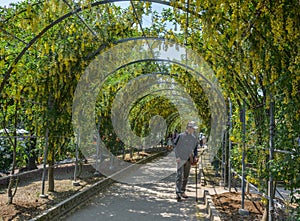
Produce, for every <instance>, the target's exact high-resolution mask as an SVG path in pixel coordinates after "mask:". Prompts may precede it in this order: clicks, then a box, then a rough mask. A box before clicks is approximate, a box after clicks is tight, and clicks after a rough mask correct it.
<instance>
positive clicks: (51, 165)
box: [48, 151, 54, 192]
mask: <svg viewBox="0 0 300 221" xmlns="http://www.w3.org/2000/svg"><path fill="white" fill-rule="evenodd" d="M50 154H51V160H49V168H48V191H49V192H54V151H51V153H50Z"/></svg>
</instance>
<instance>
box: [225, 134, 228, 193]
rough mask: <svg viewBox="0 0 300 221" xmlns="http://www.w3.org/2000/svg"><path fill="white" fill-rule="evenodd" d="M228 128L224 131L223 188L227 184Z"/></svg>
mask: <svg viewBox="0 0 300 221" xmlns="http://www.w3.org/2000/svg"><path fill="white" fill-rule="evenodd" d="M228 132H229V131H228V130H227V131H226V133H225V142H224V188H225V187H226V184H227V180H226V179H227V160H228V159H227V139H228Z"/></svg>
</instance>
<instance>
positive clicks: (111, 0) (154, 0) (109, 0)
mask: <svg viewBox="0 0 300 221" xmlns="http://www.w3.org/2000/svg"><path fill="white" fill-rule="evenodd" d="M141 1H142V2H152V3H157V4H161V5H167V6H170V7H174V8H177V9H180V10H183V11H185V12H187V13H190V14H193V15H197V16H199V17H200V15H199V14H198V13H195V12H194V11H191V10H189V8H184V7H180V6H179V5H176V7H175V6H172V5H171V3H170V2H166V1H162V0H141ZM116 2H132V0H103V1H99V2H94V3H92V4H91V5H90V6H84V7H82V8H77V9H75V10H73V11H71V12H69V13H67V14H65V15H63V16H61V17H60V18H58V19H56V20H55V21H54V22H52V23H51V24H49V25H48V26H46V27H45V28H44V29H43V30H41V31H40V33H38V34H37V35H36V36H35V37H34V38H33V39H31V41H29V42H28V44H27V45H26V46H25V47H24V48H23V50H22V51H21V52H20V53H19V54H18V56H17V57H16V58H15V60H14V62H13V63H12V64H11V65H10V67H9V68H8V70H7V71H6V73H5V75H4V78H3V81H2V82H1V84H0V94H1V92H2V90H3V88H4V86H5V84H6V83H7V81H8V79H9V78H10V75H11V73H12V71H13V69H14V66H15V65H16V64H17V63H18V62H19V61H20V59H21V58H22V57H23V55H24V54H25V52H26V51H27V50H28V49H29V48H30V47H31V46H32V45H33V44H34V43H36V42H37V40H38V39H39V38H41V37H42V36H43V35H44V34H45V33H46V32H47V31H48V30H50V29H51V28H52V27H54V26H55V25H57V24H59V23H60V22H62V21H63V20H65V19H66V18H68V17H70V16H72V15H76V14H77V13H78V12H81V11H84V10H86V9H89V8H90V7H91V8H93V7H96V6H99V5H104V4H108V3H116ZM102 49H104V48H102Z"/></svg>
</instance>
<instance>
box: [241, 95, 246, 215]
mask: <svg viewBox="0 0 300 221" xmlns="http://www.w3.org/2000/svg"><path fill="white" fill-rule="evenodd" d="M241 121H242V123H243V129H242V134H243V135H242V136H243V137H242V138H243V151H242V209H244V206H245V146H246V109H245V100H244V102H243V108H242V113H241Z"/></svg>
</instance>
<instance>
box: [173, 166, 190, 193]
mask: <svg viewBox="0 0 300 221" xmlns="http://www.w3.org/2000/svg"><path fill="white" fill-rule="evenodd" d="M179 164H180V163H177V175H176V189H175V191H176V193H184V192H185V190H186V185H187V182H188V178H189V175H190V170H191V163H190V161H189V160H188V161H186V162H185V163H184V164H183V165H181V167H179Z"/></svg>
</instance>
